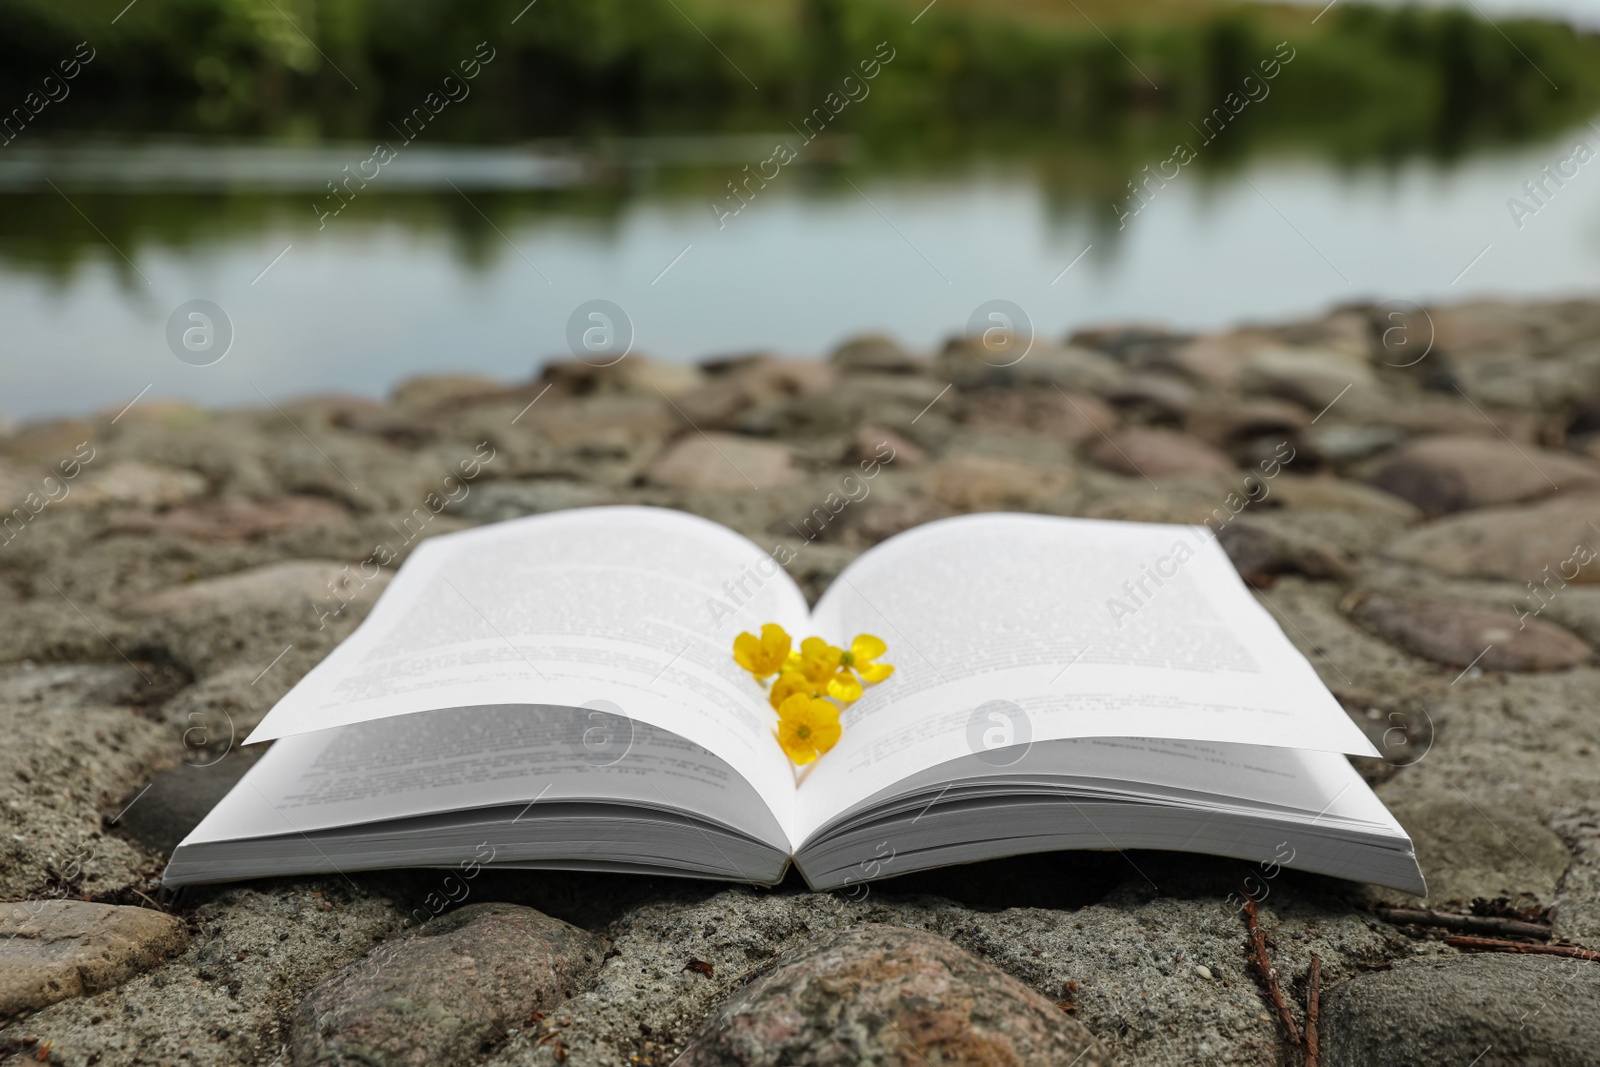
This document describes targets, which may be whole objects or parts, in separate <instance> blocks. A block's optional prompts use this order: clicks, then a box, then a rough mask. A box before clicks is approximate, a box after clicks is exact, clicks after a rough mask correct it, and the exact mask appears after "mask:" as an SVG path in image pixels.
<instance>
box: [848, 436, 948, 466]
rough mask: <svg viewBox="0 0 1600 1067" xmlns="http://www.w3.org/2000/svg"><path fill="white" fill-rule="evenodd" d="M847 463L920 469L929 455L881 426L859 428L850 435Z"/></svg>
mask: <svg viewBox="0 0 1600 1067" xmlns="http://www.w3.org/2000/svg"><path fill="white" fill-rule="evenodd" d="M844 458H845V462H847V463H857V464H859V463H868V464H870V463H872V462H874V461H875V462H878V463H893V464H894V465H895V466H896V467H905V468H911V467H920V466H922V465H923V464H924V463H926V462H927V460H928V453H926V452H924V451H923V450H922V449H921V448H919V447H917V446H916V445H914V444H912V443H911V442H910V441H907V440H906V439H905V438H904V437H901V436H900V435H899V434H897V433H895V432H894V431H893V430H886V429H884V428H883V427H881V426H858V427H856V429H855V432H854V433H852V434H851V435H850V447H849V448H848V449H847V450H846V452H845V456H844Z"/></svg>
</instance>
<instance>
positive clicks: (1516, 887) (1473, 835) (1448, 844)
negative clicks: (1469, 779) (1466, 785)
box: [1372, 792, 1572, 911]
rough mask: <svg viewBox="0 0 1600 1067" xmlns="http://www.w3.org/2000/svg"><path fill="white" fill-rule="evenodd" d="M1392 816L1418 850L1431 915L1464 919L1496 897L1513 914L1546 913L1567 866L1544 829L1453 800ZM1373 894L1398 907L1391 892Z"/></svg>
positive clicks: (1485, 804) (1476, 803)
mask: <svg viewBox="0 0 1600 1067" xmlns="http://www.w3.org/2000/svg"><path fill="white" fill-rule="evenodd" d="M1391 810H1392V811H1393V812H1394V817H1395V818H1396V819H1398V820H1399V822H1400V825H1401V826H1403V827H1405V831H1406V833H1407V834H1409V835H1410V837H1411V843H1412V845H1414V846H1415V848H1416V850H1417V865H1418V866H1420V867H1421V868H1422V876H1423V878H1425V879H1426V880H1427V883H1428V894H1427V898H1426V900H1427V903H1428V906H1429V907H1436V908H1444V909H1446V910H1451V911H1466V910H1467V908H1468V906H1469V905H1470V904H1471V903H1472V902H1473V901H1474V900H1479V899H1482V900H1495V899H1498V898H1501V897H1504V898H1505V899H1506V900H1508V901H1511V902H1512V903H1513V904H1515V905H1516V906H1517V907H1534V906H1541V905H1548V904H1549V903H1550V902H1551V901H1553V900H1554V899H1555V891H1556V887H1557V886H1558V885H1559V884H1560V882H1561V876H1562V874H1563V873H1564V872H1565V871H1566V869H1567V866H1568V864H1570V863H1571V862H1572V855H1571V853H1569V852H1568V851H1567V846H1566V844H1565V843H1564V842H1563V841H1562V840H1561V838H1560V837H1558V836H1557V835H1556V834H1555V833H1554V832H1553V831H1551V830H1550V829H1549V828H1548V827H1546V826H1543V825H1541V824H1540V823H1539V822H1537V821H1535V820H1533V819H1530V818H1528V817H1526V816H1525V815H1521V814H1518V813H1517V812H1514V811H1507V810H1506V809H1505V808H1504V807H1503V806H1500V805H1496V804H1494V803H1492V802H1490V801H1487V800H1482V799H1480V800H1472V799H1470V798H1468V797H1467V796H1466V795H1464V794H1460V793H1453V792H1451V793H1446V794H1445V795H1443V796H1433V797H1429V798H1427V799H1420V800H1411V801H1400V802H1396V803H1393V804H1392V805H1391ZM1372 892H1373V893H1375V894H1376V895H1378V896H1379V897H1382V898H1385V899H1392V900H1399V899H1401V898H1400V897H1398V896H1397V895H1395V893H1394V891H1393V890H1380V889H1373V890H1372Z"/></svg>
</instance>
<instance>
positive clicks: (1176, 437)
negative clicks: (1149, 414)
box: [1089, 430, 1234, 478]
mask: <svg viewBox="0 0 1600 1067" xmlns="http://www.w3.org/2000/svg"><path fill="white" fill-rule="evenodd" d="M1089 458H1090V459H1091V460H1092V461H1093V462H1094V463H1095V464H1096V465H1097V466H1099V467H1103V468H1105V469H1106V470H1108V471H1112V472H1113V473H1116V474H1125V475H1128V476H1129V477H1131V478H1140V477H1144V478H1164V477H1168V476H1171V475H1181V474H1226V473H1229V472H1231V471H1232V470H1233V469H1234V468H1233V461H1232V460H1231V459H1229V458H1228V457H1227V456H1225V455H1223V454H1222V453H1221V452H1218V451H1217V450H1216V449H1215V448H1212V447H1211V446H1210V445H1208V444H1206V443H1205V442H1204V441H1202V440H1200V439H1199V438H1198V437H1191V436H1189V435H1188V434H1181V433H1174V432H1172V431H1170V430H1123V431H1121V432H1120V433H1114V434H1111V435H1110V436H1109V437H1107V438H1105V439H1103V440H1101V441H1100V443H1099V444H1097V445H1095V446H1093V447H1092V448H1091V449H1090V450H1089Z"/></svg>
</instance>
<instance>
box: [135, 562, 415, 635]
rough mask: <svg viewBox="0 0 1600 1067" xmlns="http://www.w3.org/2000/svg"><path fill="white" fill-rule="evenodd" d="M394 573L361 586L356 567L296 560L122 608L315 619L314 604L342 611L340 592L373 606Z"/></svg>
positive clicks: (146, 612)
mask: <svg viewBox="0 0 1600 1067" xmlns="http://www.w3.org/2000/svg"><path fill="white" fill-rule="evenodd" d="M389 577H390V572H387V571H386V572H382V573H380V574H379V575H378V576H377V577H375V578H373V579H371V580H370V581H368V582H366V583H364V584H362V583H361V580H360V578H359V576H357V574H356V567H355V566H354V565H351V564H345V563H339V562H336V561H334V560H320V559H297V560H287V561H285V562H282V563H268V564H266V565H265V566H261V567H252V568H250V569H249V570H244V571H239V572H238V573H235V574H228V575H224V576H222V577H220V578H205V579H202V580H200V581H197V582H190V583H188V584H186V585H178V586H173V587H172V588H170V589H163V590H160V591H159V592H155V593H150V594H148V595H145V596H139V597H134V598H132V599H130V600H128V601H125V602H124V603H123V604H122V607H121V610H122V613H123V614H124V615H134V616H145V615H186V614H190V613H193V612H199V611H227V612H230V613H232V612H251V611H267V610H296V609H303V610H304V611H305V613H306V618H307V619H311V620H312V621H315V620H314V616H313V615H312V612H311V608H310V606H309V605H310V604H313V603H321V602H324V601H326V602H327V603H329V604H330V605H332V606H337V605H338V603H339V600H338V599H336V598H335V593H334V591H335V590H338V591H339V592H340V594H342V596H343V597H344V598H345V599H349V598H350V597H352V596H354V595H356V594H357V593H360V594H361V595H362V596H363V598H365V599H367V600H368V602H370V601H371V600H374V599H376V598H377V593H378V591H379V589H381V587H382V586H383V585H386V584H388V580H389Z"/></svg>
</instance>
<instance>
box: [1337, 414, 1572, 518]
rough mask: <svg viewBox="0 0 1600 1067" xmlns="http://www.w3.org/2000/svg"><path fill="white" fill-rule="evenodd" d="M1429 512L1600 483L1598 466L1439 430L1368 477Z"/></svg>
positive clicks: (1485, 438)
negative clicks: (1436, 434) (1439, 431)
mask: <svg viewBox="0 0 1600 1067" xmlns="http://www.w3.org/2000/svg"><path fill="white" fill-rule="evenodd" d="M1367 481H1368V482H1369V483H1371V484H1372V485H1375V486H1377V487H1378V488H1379V489H1382V490H1385V491H1386V492H1390V493H1393V494H1394V495H1395V496H1398V497H1401V498H1402V499H1405V500H1409V501H1411V503H1413V504H1415V505H1416V506H1417V507H1419V508H1421V509H1422V510H1423V511H1425V512H1427V513H1428V514H1430V515H1443V514H1447V513H1449V512H1454V511H1467V510H1469V509H1471V508H1481V507H1488V506H1490V505H1494V504H1510V503H1513V502H1514V501H1519V500H1532V499H1535V498H1537V497H1543V496H1550V495H1552V494H1554V493H1556V492H1564V491H1571V490H1579V489H1594V488H1596V487H1597V486H1600V467H1597V466H1595V465H1594V464H1592V463H1590V462H1588V461H1586V460H1583V459H1580V458H1578V457H1577V456H1569V455H1565V454H1563V453H1560V452H1550V451H1547V450H1544V449H1537V448H1533V447H1531V446H1522V445H1515V444H1512V443H1511V442H1510V441H1505V440H1501V439H1499V438H1488V437H1471V436H1467V435H1464V434H1441V435H1438V436H1433V437H1424V438H1422V439H1420V440H1416V441H1412V442H1410V443H1409V444H1406V445H1405V446H1403V447H1402V448H1400V449H1399V451H1397V452H1396V453H1394V454H1393V455H1392V456H1390V457H1388V458H1387V459H1385V460H1384V461H1383V462H1382V464H1381V465H1380V466H1379V467H1378V468H1377V469H1376V470H1374V471H1373V472H1372V473H1371V474H1370V475H1369V476H1368V478H1367Z"/></svg>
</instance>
